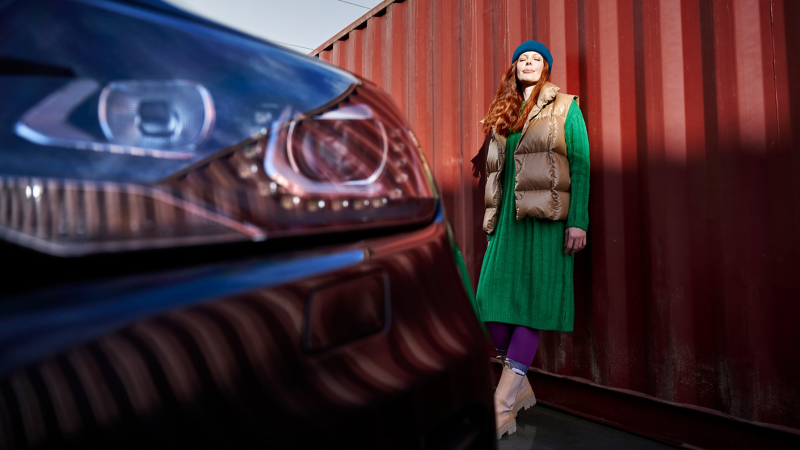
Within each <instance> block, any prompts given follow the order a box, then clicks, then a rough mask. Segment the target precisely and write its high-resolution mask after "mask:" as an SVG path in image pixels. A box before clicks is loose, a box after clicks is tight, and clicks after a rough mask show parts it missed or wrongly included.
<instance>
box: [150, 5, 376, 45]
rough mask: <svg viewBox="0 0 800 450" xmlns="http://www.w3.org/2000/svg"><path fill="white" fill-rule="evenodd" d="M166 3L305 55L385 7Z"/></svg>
mask: <svg viewBox="0 0 800 450" xmlns="http://www.w3.org/2000/svg"><path fill="white" fill-rule="evenodd" d="M165 1H166V2H167V3H170V4H172V5H174V6H177V7H179V8H183V9H186V10H189V11H191V12H193V13H195V14H197V15H199V16H202V17H205V18H207V19H211V20H214V21H217V22H219V23H222V24H224V25H227V26H229V27H231V28H235V29H237V30H239V31H242V32H245V33H248V34H252V35H254V36H258V37H260V38H263V39H267V40H270V41H273V42H275V43H278V44H281V45H283V46H285V47H287V48H290V49H292V50H295V51H298V52H300V53H304V54H308V53H309V52H310V51H311V50H313V49H315V48H317V47H319V46H320V45H321V44H323V43H324V42H325V41H327V40H328V39H330V38H332V37H333V36H334V35H335V34H336V33H338V32H340V31H342V30H343V29H344V28H345V27H347V26H348V25H350V24H351V23H353V22H355V21H356V19H358V18H359V17H361V16H363V15H364V14H366V13H367V12H369V10H370V9H372V8H373V7H375V6H377V5H378V4H379V3H381V0H346V1H345V0H165Z"/></svg>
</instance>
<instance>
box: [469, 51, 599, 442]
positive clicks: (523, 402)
mask: <svg viewBox="0 0 800 450" xmlns="http://www.w3.org/2000/svg"><path fill="white" fill-rule="evenodd" d="M552 68H553V58H552V56H551V55H550V51H549V50H548V49H547V47H545V46H544V45H543V44H542V43H540V42H536V41H526V42H524V43H522V44H521V45H520V46H519V47H518V48H517V49H516V51H515V52H514V57H513V59H512V64H511V66H510V67H509V68H508V69H507V70H506V72H505V74H504V75H503V79H502V81H501V82H500V87H499V88H498V89H497V94H496V95H495V98H494V101H493V102H492V104H491V106H490V107H489V112H488V113H487V114H486V117H485V118H484V120H483V131H484V132H485V133H486V134H487V135H489V136H490V144H489V151H488V153H487V158H486V174H487V180H486V196H485V202H486V212H485V215H484V219H483V229H484V231H485V232H486V234H487V237H488V239H489V244H488V248H487V249H486V255H485V257H484V259H483V266H482V268H481V275H480V280H479V283H478V291H477V304H478V308H479V311H480V316H481V320H482V321H484V322H485V323H486V328H487V330H488V331H489V335H490V336H491V338H492V341H493V342H494V344H495V347H496V348H497V351H498V354H500V355H501V356H502V357H504V362H503V364H504V367H503V374H502V376H501V378H500V382H499V383H498V385H497V389H496V391H495V395H494V403H495V414H496V425H497V438H498V439H500V437H501V436H502V435H503V434H505V433H508V434H511V433H514V432H515V431H516V420H515V416H516V413H517V412H518V411H519V410H520V409H522V408H526V409H527V408H529V407H530V406H532V405H533V404H535V403H536V397H535V396H534V394H533V390H532V389H531V386H530V383H529V382H528V379H527V376H526V373H527V371H528V367H529V366H530V365H531V363H532V362H533V358H534V356H535V355H536V348H537V347H538V344H539V331H540V330H556V331H572V326H573V315H574V299H573V280H572V269H573V255H574V254H575V253H576V252H577V251H579V250H581V249H582V248H583V247H584V246H585V245H586V230H587V227H588V222H589V217H588V212H587V209H588V205H587V204H588V200H589V141H588V138H587V135H586V125H585V124H584V121H583V116H582V115H581V111H580V109H579V108H578V104H577V101H576V100H577V97H575V96H573V95H567V94H561V93H559V88H558V87H557V86H555V85H554V84H552V83H550V82H549V81H548V80H549V78H550V73H551V70H552Z"/></svg>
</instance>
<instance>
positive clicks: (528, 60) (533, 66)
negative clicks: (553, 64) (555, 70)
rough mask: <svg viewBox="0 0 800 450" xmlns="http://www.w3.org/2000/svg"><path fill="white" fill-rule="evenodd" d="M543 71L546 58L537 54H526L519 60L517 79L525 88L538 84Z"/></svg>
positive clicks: (520, 56)
mask: <svg viewBox="0 0 800 450" xmlns="http://www.w3.org/2000/svg"><path fill="white" fill-rule="evenodd" d="M543 69H544V58H543V57H542V55H540V54H538V53H536V52H525V53H523V54H521V55H519V58H518V59H517V79H518V80H519V82H520V83H521V84H522V85H524V86H530V85H532V84H536V83H537V82H538V81H539V78H541V76H542V70H543Z"/></svg>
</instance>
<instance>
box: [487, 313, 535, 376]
mask: <svg viewBox="0 0 800 450" xmlns="http://www.w3.org/2000/svg"><path fill="white" fill-rule="evenodd" d="M488 324H489V323H488V322H487V325H488ZM487 328H488V327H487ZM489 333H490V334H491V331H489ZM492 338H493V339H494V336H492ZM495 345H497V344H495ZM538 347H539V330H537V329H534V328H528V327H523V326H521V325H519V326H516V327H514V331H513V334H512V335H511V340H510V344H509V347H508V356H507V357H506V360H507V361H508V362H509V363H511V370H513V371H515V372H517V373H521V374H523V375H524V374H526V373H527V372H528V367H530V366H531V364H532V363H533V358H534V357H535V356H536V349H537V348H538Z"/></svg>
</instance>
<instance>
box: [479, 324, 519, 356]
mask: <svg viewBox="0 0 800 450" xmlns="http://www.w3.org/2000/svg"><path fill="white" fill-rule="evenodd" d="M484 323H485V324H486V331H488V332H489V336H490V337H491V338H492V342H493V343H494V348H495V349H497V353H498V354H500V355H502V356H506V352H508V343H509V342H510V341H511V331H512V329H513V328H514V325H510V324H507V323H502V322H484Z"/></svg>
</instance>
